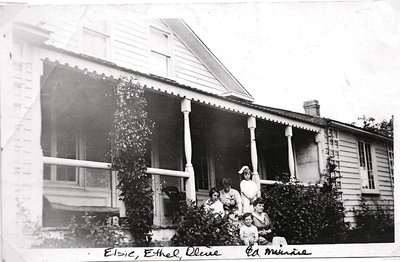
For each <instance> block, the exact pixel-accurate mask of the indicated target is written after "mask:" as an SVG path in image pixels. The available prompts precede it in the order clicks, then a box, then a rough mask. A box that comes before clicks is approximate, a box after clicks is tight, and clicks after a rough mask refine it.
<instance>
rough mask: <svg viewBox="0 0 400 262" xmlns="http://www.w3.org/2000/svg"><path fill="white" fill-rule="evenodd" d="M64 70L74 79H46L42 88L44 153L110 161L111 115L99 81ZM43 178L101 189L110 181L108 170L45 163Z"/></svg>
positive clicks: (42, 143) (110, 109)
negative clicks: (53, 80) (54, 80)
mask: <svg viewBox="0 0 400 262" xmlns="http://www.w3.org/2000/svg"><path fill="white" fill-rule="evenodd" d="M54 71H56V70H54ZM54 74H57V72H54ZM63 74H65V77H66V78H70V79H75V80H76V82H74V80H70V81H71V82H69V84H67V82H68V81H65V84H64V83H63V84H61V83H56V82H52V81H48V83H47V84H46V85H45V86H43V88H42V90H41V92H42V93H41V100H42V135H41V145H42V149H43V154H44V156H48V157H57V158H66V159H77V160H88V161H96V162H107V163H109V162H110V161H111V159H110V156H109V154H108V152H109V151H110V149H111V145H110V142H109V139H108V136H109V133H110V130H111V127H112V119H113V118H112V113H113V110H112V103H111V101H110V100H109V99H110V98H109V97H107V96H106V94H105V91H104V90H103V86H102V85H101V84H99V83H96V82H94V81H93V82H92V83H90V84H89V81H87V80H86V81H84V80H83V79H80V76H77V75H73V74H72V73H68V72H66V71H65V72H64V73H63ZM78 83H85V84H83V85H81V84H78ZM43 179H44V180H46V181H48V183H64V184H74V185H75V186H80V187H100V188H104V189H109V188H110V183H111V180H110V171H109V170H101V169H94V168H78V167H70V166H61V165H47V164H46V165H44V170H43Z"/></svg>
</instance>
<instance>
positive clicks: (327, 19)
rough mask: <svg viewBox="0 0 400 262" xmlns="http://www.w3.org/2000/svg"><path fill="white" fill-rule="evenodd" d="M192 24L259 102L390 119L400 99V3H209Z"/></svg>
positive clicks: (345, 118) (341, 116) (348, 117)
mask: <svg viewBox="0 0 400 262" xmlns="http://www.w3.org/2000/svg"><path fill="white" fill-rule="evenodd" d="M191 12H192V13H193V16H191V17H187V18H185V20H186V21H187V23H188V24H189V26H191V27H192V29H193V30H194V31H195V32H196V34H197V35H198V36H199V37H200V38H201V39H202V40H203V42H204V43H205V44H206V45H207V46H208V47H209V48H210V49H211V51H212V52H213V53H214V54H215V55H216V56H217V57H218V58H219V59H220V60H221V62H222V63H223V64H224V65H225V66H226V67H227V68H228V70H230V71H231V73H232V74H233V75H234V76H235V77H236V78H237V79H238V80H239V81H240V82H241V83H242V85H243V86H244V87H245V88H246V89H247V90H248V91H249V92H250V93H251V94H252V95H253V97H254V98H255V102H256V103H258V104H262V105H266V106H272V107H278V108H283V109H287V110H292V111H296V112H303V102H304V101H306V100H312V99H316V100H319V103H320V105H321V116H324V117H328V118H332V119H336V120H339V121H342V122H346V123H349V122H353V121H357V118H358V117H360V116H362V115H367V116H371V117H374V118H376V119H383V118H385V119H389V118H390V117H391V115H392V114H394V111H395V110H396V108H395V107H396V102H398V101H399V100H400V86H399V83H400V74H399V73H400V13H399V12H400V4H399V2H396V3H395V2H394V1H392V2H390V1H386V2H383V1H380V2H375V1H374V2H372V1H363V2H329V3H326V2H324V3H321V2H303V3H295V2H289V3H288V2H285V3H278V2H274V3H268V4H250V3H247V4H230V5H227V4H225V5H222V4H221V5H215V6H201V7H199V8H197V7H196V9H195V10H193V9H192V10H191Z"/></svg>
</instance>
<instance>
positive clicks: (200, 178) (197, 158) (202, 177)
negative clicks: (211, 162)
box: [192, 144, 211, 190]
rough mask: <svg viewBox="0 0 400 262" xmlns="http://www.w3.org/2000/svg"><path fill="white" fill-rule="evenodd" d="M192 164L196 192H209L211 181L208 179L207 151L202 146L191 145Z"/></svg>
mask: <svg viewBox="0 0 400 262" xmlns="http://www.w3.org/2000/svg"><path fill="white" fill-rule="evenodd" d="M192 163H193V169H194V174H195V179H196V181H195V183H196V190H209V189H210V182H211V181H210V179H209V169H208V157H207V150H206V148H205V147H204V146H203V145H199V144H193V158H192Z"/></svg>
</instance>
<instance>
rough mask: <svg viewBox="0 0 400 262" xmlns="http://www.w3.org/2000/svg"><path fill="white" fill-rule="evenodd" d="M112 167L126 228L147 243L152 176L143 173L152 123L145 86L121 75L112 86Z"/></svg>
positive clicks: (141, 241)
mask: <svg viewBox="0 0 400 262" xmlns="http://www.w3.org/2000/svg"><path fill="white" fill-rule="evenodd" d="M113 98H114V102H115V112H114V130H113V131H112V134H111V137H112V145H113V149H112V152H111V153H112V155H113V161H112V169H113V170H116V171H117V172H118V181H119V183H118V189H119V190H120V191H121V194H120V198H121V199H122V200H123V201H124V203H125V207H126V217H127V219H128V222H129V228H130V231H131V233H132V236H133V238H134V241H135V242H136V244H138V245H147V244H148V243H149V242H150V240H151V237H150V234H151V227H152V225H153V190H152V187H151V175H150V174H147V173H146V166H147V165H146V161H145V153H146V143H148V142H149V141H150V134H151V132H152V128H153V125H154V124H153V122H152V121H151V120H149V119H148V118H147V112H146V106H147V102H146V99H145V97H144V89H143V87H142V86H140V84H139V83H136V82H135V80H133V79H132V78H121V79H120V80H119V81H118V84H117V85H116V86H115V87H114V89H113Z"/></svg>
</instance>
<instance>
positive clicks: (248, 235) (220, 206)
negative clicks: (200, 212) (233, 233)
mask: <svg viewBox="0 0 400 262" xmlns="http://www.w3.org/2000/svg"><path fill="white" fill-rule="evenodd" d="M238 173H239V174H240V175H241V176H242V181H241V182H240V193H239V192H238V191H237V190H236V189H233V188H232V186H231V180H230V179H229V178H224V179H223V180H222V186H223V189H222V190H220V191H218V190H217V189H216V188H212V189H211V190H210V192H209V196H210V198H209V199H207V200H206V201H205V203H204V205H203V206H204V208H205V209H206V210H210V211H211V212H213V213H215V214H221V215H223V216H225V215H227V216H229V218H230V220H231V221H232V222H233V223H237V224H238V225H239V227H240V229H239V235H240V239H241V241H242V243H243V244H244V245H254V244H259V245H268V244H271V242H272V234H271V232H272V231H271V228H272V223H271V220H270V218H269V216H268V214H267V213H265V212H264V202H263V200H262V199H261V198H257V193H258V190H259V189H258V185H257V184H256V183H255V182H254V181H252V176H253V175H252V172H251V170H250V168H249V167H248V166H243V167H242V168H241V169H240V170H239V172H238Z"/></svg>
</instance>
